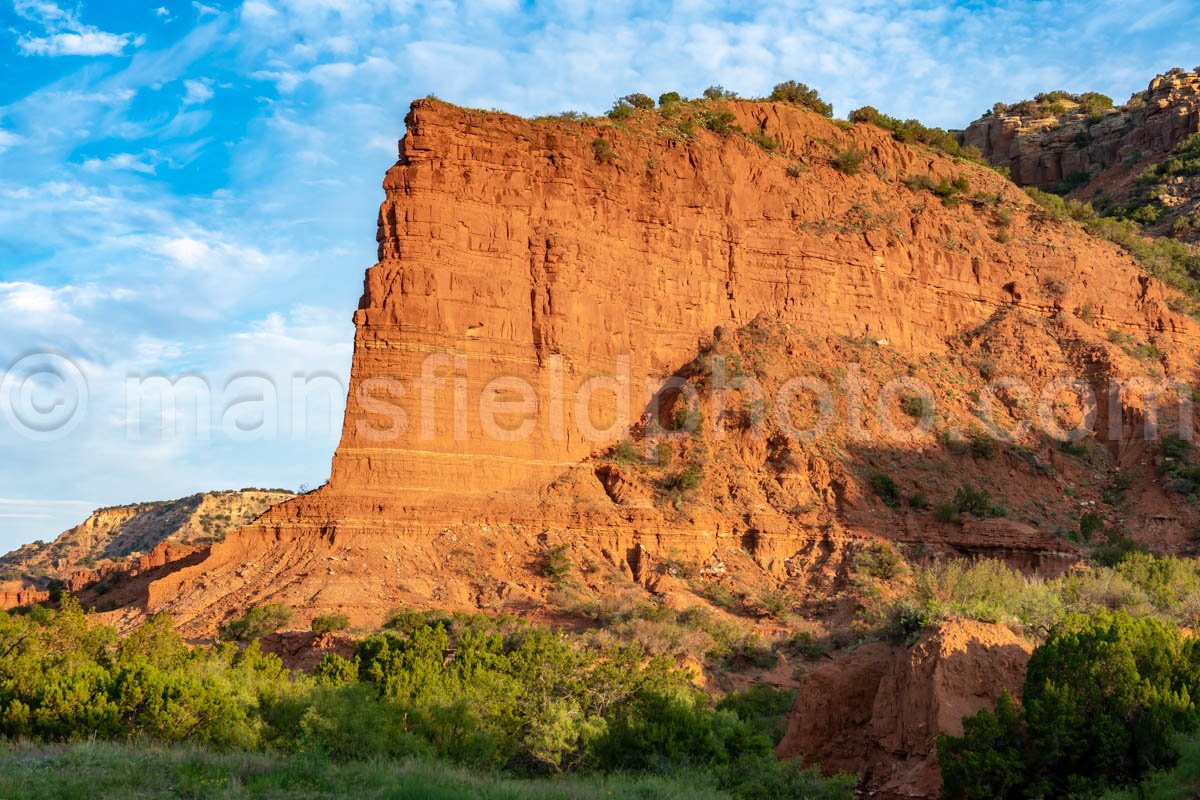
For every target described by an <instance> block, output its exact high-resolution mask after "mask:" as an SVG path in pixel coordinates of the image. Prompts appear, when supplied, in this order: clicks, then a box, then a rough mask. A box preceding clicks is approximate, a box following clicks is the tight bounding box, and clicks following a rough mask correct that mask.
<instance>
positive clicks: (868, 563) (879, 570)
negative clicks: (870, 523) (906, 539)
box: [854, 543, 904, 581]
mask: <svg viewBox="0 0 1200 800" xmlns="http://www.w3.org/2000/svg"><path fill="white" fill-rule="evenodd" d="M903 564H904V559H903V558H901V557H900V554H899V553H897V552H896V551H895V550H894V549H893V548H891V547H889V546H887V545H885V544H881V543H875V544H872V545H870V546H868V547H867V548H866V549H865V550H863V551H862V552H861V553H859V554H858V555H857V556H856V557H855V559H854V568H855V569H856V570H858V571H859V572H862V573H864V574H866V575H870V576H871V577H872V578H878V579H879V580H884V581H890V580H891V579H892V578H895V577H896V576H897V575H899V574H900V569H901V566H902V565H903Z"/></svg>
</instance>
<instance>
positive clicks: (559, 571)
mask: <svg viewBox="0 0 1200 800" xmlns="http://www.w3.org/2000/svg"><path fill="white" fill-rule="evenodd" d="M574 568H575V565H574V564H573V563H571V556H570V555H569V554H568V553H567V548H566V546H565V545H563V546H560V547H552V548H550V549H549V550H547V551H546V553H545V556H544V559H543V562H542V574H543V575H545V576H546V577H547V578H564V577H566V576H567V575H570V574H571V571H572V570H573V569H574Z"/></svg>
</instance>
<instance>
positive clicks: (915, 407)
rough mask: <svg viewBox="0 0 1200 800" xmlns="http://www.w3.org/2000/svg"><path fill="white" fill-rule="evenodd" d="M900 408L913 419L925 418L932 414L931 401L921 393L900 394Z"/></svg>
mask: <svg viewBox="0 0 1200 800" xmlns="http://www.w3.org/2000/svg"><path fill="white" fill-rule="evenodd" d="M900 410H901V411H903V412H904V413H905V414H907V415H908V416H910V417H912V418H913V419H917V420H919V419H925V418H926V417H930V416H932V415H933V401H932V400H930V399H929V398H928V397H926V396H925V395H923V394H918V393H916V392H905V393H903V394H902V395H900Z"/></svg>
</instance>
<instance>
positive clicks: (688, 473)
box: [666, 464, 704, 492]
mask: <svg viewBox="0 0 1200 800" xmlns="http://www.w3.org/2000/svg"><path fill="white" fill-rule="evenodd" d="M703 479H704V470H703V469H702V468H701V467H699V466H697V465H695V464H693V465H692V466H690V467H687V468H685V469H683V470H681V471H679V472H677V473H675V474H674V475H672V476H671V477H670V478H668V479H667V482H666V488H667V489H668V490H669V491H676V492H687V491H691V490H692V489H697V488H699V486H700V483H701V481H702V480H703Z"/></svg>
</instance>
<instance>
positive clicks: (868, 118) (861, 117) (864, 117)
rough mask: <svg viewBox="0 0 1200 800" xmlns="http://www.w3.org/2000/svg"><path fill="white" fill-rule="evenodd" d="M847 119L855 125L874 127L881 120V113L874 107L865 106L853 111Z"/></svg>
mask: <svg viewBox="0 0 1200 800" xmlns="http://www.w3.org/2000/svg"><path fill="white" fill-rule="evenodd" d="M846 119H848V120H850V121H851V122H854V123H861V124H866V125H874V124H876V123H877V122H878V120H879V111H878V110H877V109H876V108H875V107H874V106H863V107H862V108H856V109H854V110H853V111H851V112H850V115H849V116H848V117H846Z"/></svg>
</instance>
